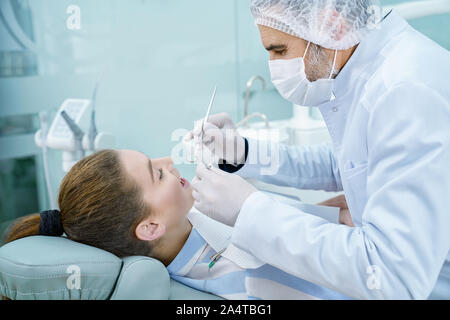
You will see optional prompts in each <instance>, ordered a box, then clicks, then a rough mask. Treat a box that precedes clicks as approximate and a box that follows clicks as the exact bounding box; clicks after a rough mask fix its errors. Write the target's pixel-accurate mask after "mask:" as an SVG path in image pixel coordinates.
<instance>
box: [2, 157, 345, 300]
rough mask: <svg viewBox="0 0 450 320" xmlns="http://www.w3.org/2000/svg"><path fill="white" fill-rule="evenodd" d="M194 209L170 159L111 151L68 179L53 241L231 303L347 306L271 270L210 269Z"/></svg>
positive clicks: (12, 236) (31, 227) (223, 263)
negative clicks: (136, 262)
mask: <svg viewBox="0 0 450 320" xmlns="http://www.w3.org/2000/svg"><path fill="white" fill-rule="evenodd" d="M193 203H194V200H193V197H192V190H191V188H190V186H189V182H188V181H187V180H185V179H183V178H181V177H180V174H179V173H178V171H177V170H176V169H175V168H174V167H173V163H172V161H171V159H170V158H161V159H153V160H150V159H149V158H148V157H147V156H145V155H144V154H142V153H140V152H136V151H131V150H117V151H116V150H103V151H99V152H97V153H94V154H92V155H90V156H88V157H86V158H84V159H82V160H81V161H79V162H78V163H77V164H75V166H74V167H73V168H72V169H71V170H70V171H69V172H68V173H67V175H66V176H65V177H64V179H63V181H62V183H61V186H60V190H59V196H58V204H59V208H60V216H59V214H58V213H56V214H57V217H58V219H59V217H60V220H61V224H62V228H59V229H60V230H61V231H59V232H58V231H56V232H55V233H53V234H52V233H50V234H49V233H48V232H47V233H46V234H47V235H55V236H59V235H61V234H62V230H63V231H64V233H65V234H66V236H67V237H68V238H69V239H71V240H74V241H78V242H81V243H84V244H88V245H91V246H95V247H98V248H101V249H103V250H107V251H109V252H111V253H113V254H115V255H117V256H119V257H125V256H132V255H141V256H149V257H153V258H155V259H158V260H159V261H161V262H162V263H163V264H164V265H165V266H166V267H167V270H168V271H169V274H170V276H171V277H172V278H173V279H175V280H177V281H179V282H182V283H184V284H186V285H188V286H191V287H194V288H196V289H199V290H202V291H206V292H210V293H212V294H216V295H218V296H221V297H224V298H226V299H314V298H319V299H346V298H347V297H345V296H343V295H341V294H339V293H337V292H334V291H332V290H329V289H326V288H323V287H320V286H318V285H315V284H313V283H310V282H308V281H305V280H302V279H299V278H297V277H294V276H292V275H289V274H287V273H285V272H283V271H281V270H279V269H277V268H275V267H272V266H269V265H263V266H262V267H260V268H257V269H248V270H246V269H242V268H240V267H239V266H238V265H236V264H234V263H233V262H232V261H230V260H228V259H226V258H224V257H222V258H221V259H219V260H218V261H217V262H216V264H215V265H214V266H213V267H211V268H209V264H210V262H211V260H210V257H211V256H213V255H214V254H215V253H216V252H215V251H214V250H213V249H212V248H211V247H210V246H209V245H208V243H206V241H205V240H204V239H203V238H202V237H201V236H200V234H199V233H198V231H197V230H196V229H195V228H193V227H192V225H191V223H190V222H189V220H188V218H187V214H188V213H189V211H190V210H191V208H192V206H193ZM40 223H41V218H40V215H39V214H33V215H30V216H26V217H23V218H21V219H19V220H17V221H16V222H15V223H14V224H13V225H12V227H11V229H10V231H9V233H8V235H7V238H6V242H10V241H14V240H16V239H20V238H23V237H26V236H31V235H37V234H39V225H40ZM56 229H58V228H56ZM41 233H42V226H41Z"/></svg>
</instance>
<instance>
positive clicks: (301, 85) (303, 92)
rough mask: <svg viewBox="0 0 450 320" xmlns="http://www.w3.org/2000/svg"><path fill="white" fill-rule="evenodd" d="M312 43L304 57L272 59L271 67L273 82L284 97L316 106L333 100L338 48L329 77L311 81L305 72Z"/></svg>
mask: <svg viewBox="0 0 450 320" xmlns="http://www.w3.org/2000/svg"><path fill="white" fill-rule="evenodd" d="M310 43H311V42H308V45H307V47H306V50H305V53H304V54H303V57H301V58H295V59H289V60H283V59H279V60H271V61H269V69H270V76H271V78H272V82H273V84H274V86H275V87H276V88H277V90H278V92H279V93H280V94H281V96H282V97H283V98H285V99H286V100H288V101H290V102H292V103H294V104H297V105H300V106H307V107H314V106H318V105H320V104H322V103H325V102H328V101H330V100H331V95H332V93H333V85H334V79H331V77H332V75H333V71H334V67H335V65H336V55H337V50H336V51H335V53H334V60H333V66H332V68H331V71H330V76H329V77H328V79H318V80H316V81H313V82H311V81H309V80H308V79H307V77H306V72H305V56H306V52H307V51H308V48H309V45H310Z"/></svg>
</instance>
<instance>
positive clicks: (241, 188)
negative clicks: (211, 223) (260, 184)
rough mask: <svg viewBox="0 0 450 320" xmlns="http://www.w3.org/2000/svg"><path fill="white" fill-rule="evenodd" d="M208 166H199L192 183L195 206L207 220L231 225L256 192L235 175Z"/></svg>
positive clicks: (251, 186) (201, 164)
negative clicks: (211, 219)
mask: <svg viewBox="0 0 450 320" xmlns="http://www.w3.org/2000/svg"><path fill="white" fill-rule="evenodd" d="M208 167H209V168H207V167H206V166H205V165H204V164H203V163H200V164H199V165H198V166H197V175H196V176H195V177H194V179H193V180H192V182H191V186H192V196H193V197H194V199H195V202H194V206H195V208H197V209H198V210H199V211H200V212H202V213H204V214H205V215H207V216H208V217H210V218H213V219H215V220H217V221H220V222H222V223H225V224H226V225H229V226H234V224H235V223H236V219H237V217H238V214H239V211H240V210H241V207H242V205H243V204H244V202H245V200H246V199H247V198H248V197H249V196H250V195H251V194H252V193H253V192H256V191H257V189H256V188H255V187H254V186H253V185H251V184H250V183H248V182H247V181H245V180H244V179H243V178H241V177H240V176H238V175H235V174H231V173H227V172H225V171H222V170H220V169H219V168H216V167H214V166H208Z"/></svg>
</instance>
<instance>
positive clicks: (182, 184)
mask: <svg viewBox="0 0 450 320" xmlns="http://www.w3.org/2000/svg"><path fill="white" fill-rule="evenodd" d="M118 153H119V157H120V159H121V162H122V165H123V166H124V168H125V171H126V172H127V174H128V175H129V176H131V178H132V179H134V180H135V181H136V183H137V184H138V185H139V186H140V188H141V190H142V194H143V197H144V201H145V202H146V203H147V204H148V205H149V206H150V208H151V210H152V214H156V215H158V216H159V217H160V218H161V219H163V221H164V223H165V224H166V227H167V228H171V227H174V226H175V225H178V224H180V223H182V222H183V221H185V219H186V214H187V213H188V212H189V210H190V209H191V208H192V205H193V204H194V199H193V197H192V189H191V186H190V184H189V182H187V180H185V181H183V178H181V177H180V173H179V172H178V170H177V169H175V168H174V167H173V161H172V159H171V158H170V157H167V158H159V159H150V158H149V157H147V156H146V155H145V154H143V153H141V152H138V151H132V150H119V151H118Z"/></svg>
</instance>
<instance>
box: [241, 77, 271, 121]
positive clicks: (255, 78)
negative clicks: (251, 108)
mask: <svg viewBox="0 0 450 320" xmlns="http://www.w3.org/2000/svg"><path fill="white" fill-rule="evenodd" d="M255 80H260V81H261V83H262V86H263V90H266V81H265V80H264V78H263V77H261V76H259V75H254V76H252V77H251V78H250V79H248V81H247V89H246V91H245V104H244V119H243V120H242V121H243V124H244V126H245V127H247V120H248V118H247V117H248V115H249V114H248V102H249V100H250V97H251V95H252V92H251V90H250V89H251V88H252V86H253V82H255Z"/></svg>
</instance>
